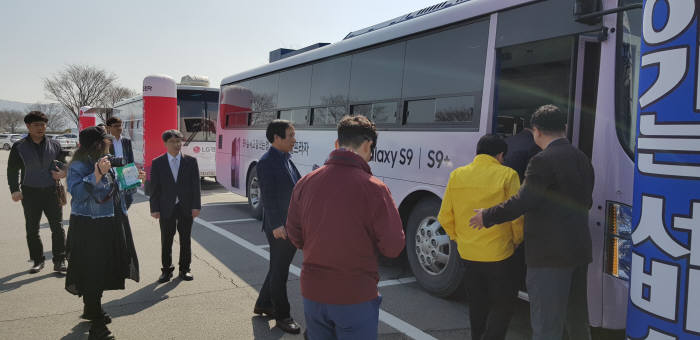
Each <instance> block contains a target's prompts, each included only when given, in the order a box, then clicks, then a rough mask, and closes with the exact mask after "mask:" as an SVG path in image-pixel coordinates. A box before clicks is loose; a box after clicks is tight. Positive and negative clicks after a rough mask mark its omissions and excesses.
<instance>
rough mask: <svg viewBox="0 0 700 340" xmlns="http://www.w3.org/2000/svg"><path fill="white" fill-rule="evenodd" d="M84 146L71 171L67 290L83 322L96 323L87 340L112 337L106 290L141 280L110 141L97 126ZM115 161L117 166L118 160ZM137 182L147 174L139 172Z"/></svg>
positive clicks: (86, 136) (83, 139)
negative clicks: (79, 301)
mask: <svg viewBox="0 0 700 340" xmlns="http://www.w3.org/2000/svg"><path fill="white" fill-rule="evenodd" d="M79 141H80V147H79V148H78V150H76V151H75V153H74V155H73V159H72V160H71V163H70V166H69V169H68V180H67V184H68V191H69V192H70V193H71V195H72V199H71V216H70V226H69V229H68V242H67V243H68V244H67V257H68V272H67V274H66V290H67V291H68V292H70V293H72V294H75V295H78V296H81V295H82V297H83V303H84V308H83V315H82V318H84V319H88V320H90V321H92V326H91V327H90V334H89V339H114V336H113V335H112V334H111V332H110V331H109V329H107V326H106V325H107V324H108V323H110V322H111V321H112V320H111V318H110V316H109V315H108V314H107V313H105V311H104V310H103V309H102V303H101V298H102V292H103V291H105V290H115V289H124V280H125V279H126V278H130V279H132V280H134V281H137V282H138V280H139V269H138V259H137V257H136V250H135V249H134V243H133V239H132V236H131V227H130V226H129V219H128V216H127V214H126V204H125V203H124V201H123V199H122V197H123V196H122V195H123V193H122V192H120V190H119V185H118V184H117V183H118V182H117V181H116V179H115V177H116V176H115V172H114V170H113V169H112V163H111V162H110V160H112V161H115V160H114V159H113V158H111V157H110V156H109V155H107V152H108V150H109V145H110V137H109V135H107V134H106V133H105V131H104V130H102V129H100V128H98V127H90V128H87V129H85V130H83V131H81V132H80V137H79ZM115 163H116V162H115ZM139 178H141V179H142V180H143V179H144V178H145V173H144V172H143V171H139Z"/></svg>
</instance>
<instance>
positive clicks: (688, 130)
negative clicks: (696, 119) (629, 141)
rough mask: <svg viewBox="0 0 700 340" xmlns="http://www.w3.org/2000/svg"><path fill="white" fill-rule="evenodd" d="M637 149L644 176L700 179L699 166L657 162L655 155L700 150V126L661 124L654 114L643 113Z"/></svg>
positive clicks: (640, 168)
mask: <svg viewBox="0 0 700 340" xmlns="http://www.w3.org/2000/svg"><path fill="white" fill-rule="evenodd" d="M651 136H655V137H651ZM659 137H666V138H659ZM678 137H682V138H678ZM637 150H638V159H637V167H638V168H639V171H640V172H641V173H643V174H647V175H660V176H670V177H684V178H700V166H699V165H697V164H692V163H688V164H684V163H673V164H669V163H660V162H656V161H654V154H655V153H660V152H675V153H677V152H698V151H700V124H693V123H686V124H683V123H658V122H657V121H656V114H655V113H645V114H642V115H641V117H640V118H639V138H638V139H637Z"/></svg>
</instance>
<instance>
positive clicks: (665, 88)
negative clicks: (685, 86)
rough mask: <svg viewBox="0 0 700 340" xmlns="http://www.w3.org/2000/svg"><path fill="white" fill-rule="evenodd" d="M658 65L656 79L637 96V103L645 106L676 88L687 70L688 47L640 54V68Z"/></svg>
mask: <svg viewBox="0 0 700 340" xmlns="http://www.w3.org/2000/svg"><path fill="white" fill-rule="evenodd" d="M651 65H659V76H658V77H657V78H656V81H655V82H654V83H653V84H652V85H651V87H649V89H648V90H647V91H646V92H644V94H642V95H641V96H640V97H639V105H640V106H641V107H642V109H644V108H645V107H647V106H649V105H651V104H653V103H655V102H656V101H657V100H659V99H661V98H663V97H664V96H666V95H667V94H669V93H670V92H673V90H674V89H675V88H676V86H677V85H678V84H680V82H681V81H683V78H685V74H686V72H687V71H688V48H687V47H681V48H675V49H672V50H662V51H658V52H652V53H649V54H645V55H643V56H642V68H644V67H648V66H651Z"/></svg>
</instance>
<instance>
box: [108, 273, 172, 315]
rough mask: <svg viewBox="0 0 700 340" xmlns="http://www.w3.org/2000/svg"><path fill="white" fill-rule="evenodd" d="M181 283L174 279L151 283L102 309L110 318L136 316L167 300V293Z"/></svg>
mask: <svg viewBox="0 0 700 340" xmlns="http://www.w3.org/2000/svg"><path fill="white" fill-rule="evenodd" d="M181 281H182V280H181V279H180V278H175V279H173V280H171V281H170V282H168V283H165V284H162V285H161V284H160V283H158V282H154V283H151V284H150V285H148V286H146V287H143V288H141V289H139V290H137V291H135V292H133V293H131V294H129V295H127V296H125V297H123V298H121V299H119V300H112V301H110V302H108V303H106V304H104V305H102V308H103V309H104V310H105V311H106V312H107V313H109V315H111V316H112V318H116V317H120V316H125V315H132V314H136V313H138V312H140V311H143V310H146V309H148V308H151V307H153V306H154V305H156V304H157V303H159V302H161V301H163V300H165V299H167V298H169V296H168V295H167V293H168V292H169V291H171V290H173V289H174V288H175V287H177V285H179V284H180V282H181Z"/></svg>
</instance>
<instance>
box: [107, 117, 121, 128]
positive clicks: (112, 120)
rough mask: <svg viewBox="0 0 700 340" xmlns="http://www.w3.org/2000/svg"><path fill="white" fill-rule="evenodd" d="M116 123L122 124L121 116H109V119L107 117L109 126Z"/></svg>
mask: <svg viewBox="0 0 700 340" xmlns="http://www.w3.org/2000/svg"><path fill="white" fill-rule="evenodd" d="M114 123H119V124H121V123H122V120H121V119H119V117H109V119H107V126H112V124H114Z"/></svg>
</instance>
